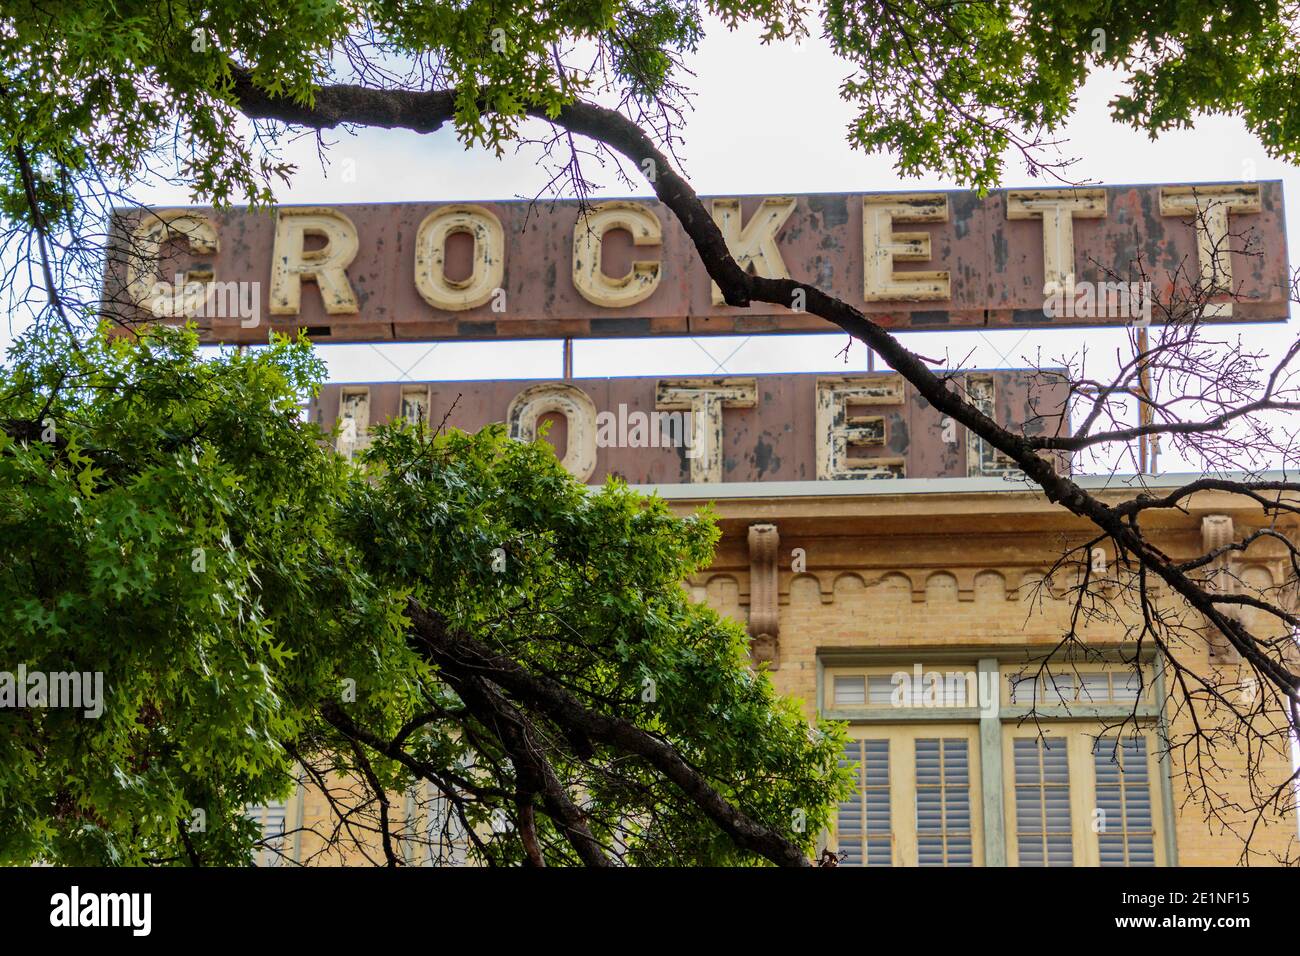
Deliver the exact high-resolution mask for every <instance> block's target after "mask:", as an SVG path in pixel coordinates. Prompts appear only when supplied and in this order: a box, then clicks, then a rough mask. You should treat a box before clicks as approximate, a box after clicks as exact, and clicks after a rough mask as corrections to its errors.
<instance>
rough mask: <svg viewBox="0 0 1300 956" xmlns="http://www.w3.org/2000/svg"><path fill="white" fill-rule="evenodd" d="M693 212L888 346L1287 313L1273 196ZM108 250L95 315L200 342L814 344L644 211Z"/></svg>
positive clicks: (172, 234)
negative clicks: (673, 339) (188, 322)
mask: <svg viewBox="0 0 1300 956" xmlns="http://www.w3.org/2000/svg"><path fill="white" fill-rule="evenodd" d="M704 202H705V204H706V205H707V206H708V207H709V208H710V209H711V210H712V214H713V217H714V220H715V221H716V222H717V223H718V226H719V228H720V229H721V230H722V233H723V235H724V236H725V237H726V239H727V242H728V244H729V247H730V249H731V251H732V254H733V256H735V258H736V260H737V261H738V262H740V263H741V264H742V265H744V266H745V267H747V268H749V269H751V270H753V271H754V272H756V273H757V274H761V275H766V276H773V277H790V278H794V279H797V280H801V281H804V282H808V283H810V284H815V285H817V286H818V287H820V288H822V289H825V290H827V291H829V292H831V293H833V294H834V295H836V296H838V297H839V298H841V299H843V300H845V301H847V302H849V303H851V304H852V305H854V306H855V307H857V308H859V309H861V310H862V311H863V312H866V313H867V314H869V315H871V316H872V317H873V318H875V319H876V320H877V321H878V322H880V323H881V324H882V325H884V326H886V327H888V328H895V329H903V330H907V329H943V328H954V329H959V328H986V327H1007V326H1021V327H1043V326H1059V325H1108V324H1125V323H1133V322H1139V323H1143V324H1145V321H1146V320H1151V321H1155V322H1159V321H1160V320H1161V316H1160V314H1159V312H1158V311H1157V312H1156V313H1155V314H1152V312H1151V310H1150V298H1149V297H1148V298H1147V299H1146V300H1145V306H1144V302H1143V299H1142V294H1141V292H1140V291H1137V292H1133V293H1130V291H1129V290H1140V289H1141V288H1142V287H1143V286H1145V283H1146V281H1149V282H1150V285H1149V286H1146V289H1147V291H1148V292H1149V294H1154V296H1155V298H1156V300H1157V301H1162V300H1165V299H1167V298H1168V297H1169V295H1170V294H1171V292H1173V291H1174V290H1175V288H1176V286H1177V285H1179V284H1180V283H1183V284H1185V283H1189V282H1193V283H1194V282H1197V281H1207V282H1212V283H1213V284H1214V287H1215V288H1219V289H1231V290H1233V291H1234V293H1235V294H1234V295H1232V296H1227V295H1220V296H1217V297H1216V301H1215V302H1214V304H1212V305H1211V307H1210V308H1209V309H1208V310H1207V316H1208V317H1209V318H1210V319H1212V320H1217V321H1235V322H1257V321H1270V320H1284V319H1286V318H1287V316H1288V305H1287V303H1288V295H1287V290H1288V288H1289V282H1288V278H1287V276H1288V271H1287V250H1286V236H1285V230H1284V224H1283V204H1282V185H1281V183H1280V182H1260V183H1234V184H1227V185H1224V184H1215V185H1196V186H1193V185H1151V186H1125V187H1107V188H1096V189H1011V190H1001V191H997V192H992V193H990V194H989V195H987V196H985V197H983V198H981V197H980V196H979V195H977V194H976V193H973V192H963V191H947V192H924V193H915V192H914V193H849V194H846V193H839V194H811V195H801V196H745V197H718V198H713V199H705V200H704ZM580 213H581V215H580ZM115 232H116V240H115V248H114V251H113V253H112V255H110V261H109V275H108V282H107V285H106V290H107V295H106V298H107V301H108V303H109V305H108V310H109V311H110V313H112V314H115V315H117V316H118V317H120V318H123V319H129V320H133V321H137V322H138V321H140V320H148V319H150V318H153V319H160V320H163V321H178V320H181V319H182V318H192V319H194V320H195V321H196V322H198V324H199V326H200V328H201V329H202V330H203V335H204V338H205V340H206V341H210V342H231V343H240V342H263V341H265V340H266V335H267V330H268V328H276V329H282V330H283V329H294V328H299V327H305V328H307V329H308V330H309V332H310V334H311V335H312V336H313V337H314V338H316V339H317V340H320V341H333V342H349V341H382V340H402V339H407V340H411V339H426V340H429V339H494V338H521V339H522V338H541V337H564V336H652V335H709V334H724V333H758V332H817V331H826V330H827V329H828V324H827V322H826V321H825V320H823V319H820V318H818V317H816V316H813V315H809V314H807V313H804V312H802V311H800V309H799V307H798V305H799V304H798V303H797V302H792V303H791V307H790V308H786V307H784V306H775V305H769V304H765V303H754V305H753V306H752V307H750V308H733V307H730V306H727V305H726V304H724V303H723V302H722V300H721V296H720V295H719V293H718V290H717V288H716V287H715V286H714V284H713V283H712V282H711V280H710V279H709V276H708V274H707V273H706V271H705V270H704V268H703V266H702V265H701V264H700V261H699V258H698V256H697V255H696V254H695V250H694V248H693V246H692V245H691V244H690V242H689V240H688V238H687V237H686V235H685V233H684V232H683V231H682V229H681V228H680V226H679V225H678V223H677V220H676V218H675V217H674V216H673V215H672V213H671V212H670V211H669V210H668V209H667V208H666V207H664V206H663V205H662V204H660V203H658V202H655V201H650V200H616V201H605V202H597V203H594V204H592V205H590V206H589V207H588V208H587V209H586V211H585V212H583V211H582V210H580V208H579V205H578V204H577V203H576V202H556V203H553V204H543V203H537V204H532V203H527V202H495V203H492V202H485V203H451V204H436V203H395V204H361V205H343V206H330V207H299V206H281V207H279V208H278V209H277V210H276V211H275V212H274V213H256V214H255V213H250V212H248V211H247V210H243V209H234V210H229V211H224V212H213V211H211V210H208V209H202V208H187V209H171V210H163V209H160V210H154V211H150V212H143V213H142V212H139V211H131V212H122V213H121V214H120V215H119V217H118V222H117V225H116V229H115ZM1202 277H1203V279H1202ZM1140 279H1141V280H1143V281H1142V282H1139V281H1138V280H1140ZM178 280H179V281H178ZM1229 299H1231V300H1232V301H1229Z"/></svg>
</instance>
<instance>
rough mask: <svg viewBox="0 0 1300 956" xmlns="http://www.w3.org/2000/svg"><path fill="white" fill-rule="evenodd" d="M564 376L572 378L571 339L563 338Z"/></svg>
mask: <svg viewBox="0 0 1300 956" xmlns="http://www.w3.org/2000/svg"><path fill="white" fill-rule="evenodd" d="M564 377H565V378H573V339H571V338H566V339H565V340H564Z"/></svg>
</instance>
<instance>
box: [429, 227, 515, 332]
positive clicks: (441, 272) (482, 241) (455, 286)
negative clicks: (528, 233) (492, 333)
mask: <svg viewBox="0 0 1300 956" xmlns="http://www.w3.org/2000/svg"><path fill="white" fill-rule="evenodd" d="M456 233H465V234H466V235H468V236H470V237H471V238H472V239H473V240H474V254H473V265H474V268H473V271H472V272H471V273H470V275H469V278H468V279H449V278H447V268H446V267H447V262H446V258H447V237H448V236H451V235H454V234H456ZM505 251H506V234H505V230H504V229H503V228H502V227H501V220H499V219H498V218H497V217H496V216H495V215H493V214H492V212H491V211H490V210H487V209H485V208H483V207H482V206H469V205H455V206H443V207H441V208H440V209H435V210H434V211H433V212H431V213H429V215H427V216H425V217H424V221H423V222H421V223H420V228H419V230H418V231H417V232H416V234H415V287H416V289H418V290H419V293H420V296H421V298H423V299H424V301H425V302H427V303H429V305H431V306H433V307H434V308H435V309H446V310H448V311H450V312H463V311H465V310H466V309H473V308H475V307H477V306H480V305H483V304H484V303H485V302H487V301H488V299H490V298H492V293H493V292H494V291H495V290H497V289H499V288H501V287H502V283H503V282H504V281H505V275H506V261H505Z"/></svg>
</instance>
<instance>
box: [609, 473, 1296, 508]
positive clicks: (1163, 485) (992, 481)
mask: <svg viewBox="0 0 1300 956" xmlns="http://www.w3.org/2000/svg"><path fill="white" fill-rule="evenodd" d="M1206 477H1214V478H1223V479H1224V480H1227V481H1300V476H1291V475H1288V474H1287V473H1286V472H1283V471H1266V472H1259V473H1255V474H1248V473H1246V472H1225V473H1222V474H1219V475H1205V474H1202V473H1199V472H1180V473H1174V474H1165V475H1118V474H1117V475H1079V476H1077V477H1075V478H1073V481H1074V482H1075V484H1077V485H1078V486H1079V487H1080V488H1083V489H1085V490H1087V491H1107V490H1114V491H1155V490H1165V491H1168V490H1172V489H1174V488H1180V487H1182V486H1183V485H1187V484H1190V483H1191V482H1193V481H1196V480H1198V479H1200V478H1206ZM589 487H591V488H599V487H601V486H599V485H591V486H589ZM628 487H629V488H631V489H632V490H633V491H637V492H640V493H642V494H647V495H649V494H657V495H658V496H659V497H660V498H665V499H679V500H688V501H695V500H715V499H724V498H839V497H862V496H868V495H938V494H948V495H951V494H989V493H1003V494H1008V493H1010V494H1014V493H1020V494H1039V495H1041V494H1042V489H1041V488H1040V487H1039V486H1038V485H1037V484H1035V483H1034V482H1032V481H1030V480H1029V479H1027V478H1020V479H1007V478H879V479H870V478H857V479H845V480H842V481H727V482H721V483H708V484H690V483H686V484H673V485H629V486H628Z"/></svg>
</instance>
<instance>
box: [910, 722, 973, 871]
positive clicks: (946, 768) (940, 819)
mask: <svg viewBox="0 0 1300 956" xmlns="http://www.w3.org/2000/svg"><path fill="white" fill-rule="evenodd" d="M916 845H917V863H918V865H920V866H970V865H972V862H973V860H972V856H971V853H972V849H971V814H970V753H969V747H968V746H967V741H966V740H965V738H961V737H944V738H941V739H918V740H917V741H916Z"/></svg>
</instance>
